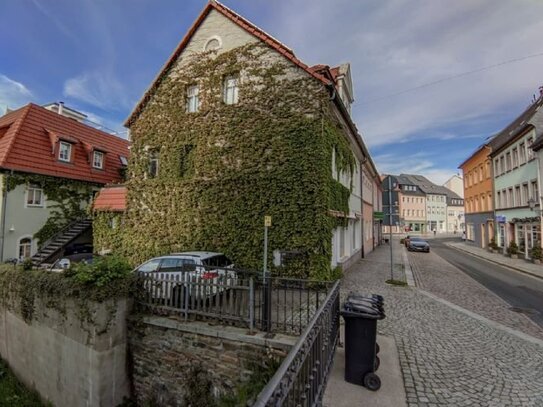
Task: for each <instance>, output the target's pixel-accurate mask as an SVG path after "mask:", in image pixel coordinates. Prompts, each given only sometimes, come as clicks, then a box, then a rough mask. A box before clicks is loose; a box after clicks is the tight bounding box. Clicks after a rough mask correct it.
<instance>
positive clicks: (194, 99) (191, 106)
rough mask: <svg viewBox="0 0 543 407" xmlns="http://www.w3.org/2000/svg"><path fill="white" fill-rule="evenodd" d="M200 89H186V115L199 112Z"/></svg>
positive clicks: (194, 87)
mask: <svg viewBox="0 0 543 407" xmlns="http://www.w3.org/2000/svg"><path fill="white" fill-rule="evenodd" d="M199 95H200V88H199V87H198V85H191V86H189V87H188V88H187V113H197V112H198V111H199V110H200V97H199Z"/></svg>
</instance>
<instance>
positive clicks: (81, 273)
mask: <svg viewBox="0 0 543 407" xmlns="http://www.w3.org/2000/svg"><path fill="white" fill-rule="evenodd" d="M130 273H132V267H131V266H130V264H129V263H128V261H127V260H126V259H124V258H123V257H119V256H115V255H111V256H104V257H99V258H97V259H96V260H95V261H94V262H93V263H92V264H86V263H76V264H74V265H73V266H72V267H70V270H68V271H67V272H66V275H67V276H70V277H72V278H73V279H74V280H75V281H77V282H78V283H81V284H86V285H95V286H97V287H103V286H105V285H107V284H109V283H110V282H112V281H114V280H118V279H122V278H125V277H126V276H128V275H129V274H130Z"/></svg>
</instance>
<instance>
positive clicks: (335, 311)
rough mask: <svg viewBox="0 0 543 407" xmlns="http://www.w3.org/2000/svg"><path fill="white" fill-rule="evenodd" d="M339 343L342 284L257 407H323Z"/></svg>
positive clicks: (323, 304)
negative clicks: (323, 398) (340, 292)
mask: <svg viewBox="0 0 543 407" xmlns="http://www.w3.org/2000/svg"><path fill="white" fill-rule="evenodd" d="M338 339H339V281H338V282H336V283H335V284H334V286H333V287H332V289H331V291H330V292H329V294H328V295H327V296H326V299H325V300H324V301H323V303H322V304H321V306H320V307H319V308H318V310H317V311H316V313H315V315H314V316H313V318H312V319H311V321H310V323H309V324H308V325H307V327H306V328H305V329H304V331H303V333H302V335H301V336H300V338H299V339H298V341H297V342H296V345H294V347H293V348H292V349H291V351H290V352H289V354H288V355H287V357H286V358H285V359H284V360H283V363H282V364H281V366H280V367H279V369H278V370H277V372H276V373H275V375H274V376H273V377H272V379H271V380H270V381H269V382H268V384H267V385H266V387H264V389H263V390H262V391H261V392H260V394H259V396H258V399H257V401H256V402H255V403H254V404H253V406H255V407H264V406H284V407H289V406H293V407H310V406H319V405H321V404H322V397H323V395H324V390H325V388H326V382H327V379H328V375H329V373H330V369H331V367H332V363H333V360H334V352H335V349H336V345H337V342H338Z"/></svg>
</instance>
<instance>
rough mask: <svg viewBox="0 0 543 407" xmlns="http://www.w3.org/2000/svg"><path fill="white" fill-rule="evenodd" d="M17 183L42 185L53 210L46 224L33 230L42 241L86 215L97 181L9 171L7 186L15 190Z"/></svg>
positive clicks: (9, 189) (39, 240) (35, 235)
mask: <svg viewBox="0 0 543 407" xmlns="http://www.w3.org/2000/svg"><path fill="white" fill-rule="evenodd" d="M18 185H29V186H30V185H32V186H36V187H39V188H42V189H43V193H44V194H45V196H46V197H47V206H48V208H50V209H51V214H50V216H49V218H48V219H47V221H46V222H45V224H44V225H43V226H42V227H41V229H40V230H38V231H37V232H36V233H35V234H34V238H36V239H37V240H38V244H39V245H41V244H43V243H44V242H45V241H47V240H48V239H49V238H51V237H52V236H54V235H55V234H56V233H57V232H59V231H60V230H62V229H63V228H64V227H66V226H67V225H68V224H69V223H70V222H72V221H73V220H76V219H79V218H83V217H85V216H86V206H87V205H88V203H89V202H90V200H91V198H92V191H93V190H97V188H98V187H99V185H98V184H93V183H88V182H83V181H77V180H71V179H67V178H56V177H49V176H46V175H39V174H26V173H13V174H7V175H6V183H5V189H6V191H7V192H9V191H12V190H14V189H15V188H16V187H17V186H18Z"/></svg>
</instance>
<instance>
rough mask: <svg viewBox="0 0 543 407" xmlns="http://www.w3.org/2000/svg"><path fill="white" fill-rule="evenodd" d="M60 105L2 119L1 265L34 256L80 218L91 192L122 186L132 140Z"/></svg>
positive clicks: (25, 109) (31, 106) (30, 107)
mask: <svg viewBox="0 0 543 407" xmlns="http://www.w3.org/2000/svg"><path fill="white" fill-rule="evenodd" d="M84 118H85V115H83V114H81V113H79V112H76V111H75V110H72V109H69V108H67V107H65V106H64V105H63V104H62V103H54V104H51V105H48V106H47V108H44V107H41V106H38V105H35V104H33V103H30V104H28V105H26V106H24V107H22V108H20V109H17V110H14V111H12V112H10V113H7V114H6V115H4V116H2V117H0V185H1V189H0V194H1V195H0V261H5V260H7V259H12V258H14V259H23V258H27V257H30V256H32V255H34V253H35V252H36V251H37V249H38V246H39V242H41V243H43V242H45V241H47V240H48V239H49V238H50V237H51V236H53V235H54V234H55V233H56V232H58V231H59V230H60V229H62V228H63V227H64V226H66V225H67V224H69V223H70V222H71V221H72V220H74V219H76V218H81V217H84V216H86V212H85V209H86V206H87V204H88V203H89V202H90V201H91V199H92V196H93V192H95V191H97V190H98V189H99V188H100V187H101V186H103V185H105V184H108V183H112V182H120V181H121V179H122V174H121V172H122V169H123V167H124V166H125V165H126V163H127V156H128V141H127V140H123V139H121V138H119V137H116V136H113V135H110V134H107V133H105V132H103V131H100V130H97V129H95V128H93V127H90V126H88V125H86V124H84V123H82V122H81V120H83V119H84Z"/></svg>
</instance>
